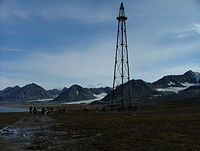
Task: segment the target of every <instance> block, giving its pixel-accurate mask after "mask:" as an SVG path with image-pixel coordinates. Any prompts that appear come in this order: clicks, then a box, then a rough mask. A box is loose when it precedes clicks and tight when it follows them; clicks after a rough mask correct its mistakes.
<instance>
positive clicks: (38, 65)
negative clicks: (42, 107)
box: [0, 0, 200, 89]
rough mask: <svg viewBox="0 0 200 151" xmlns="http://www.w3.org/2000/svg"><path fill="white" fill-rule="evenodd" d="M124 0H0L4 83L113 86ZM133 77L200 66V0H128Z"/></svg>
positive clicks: (0, 54)
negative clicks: (116, 46) (119, 23)
mask: <svg viewBox="0 0 200 151" xmlns="http://www.w3.org/2000/svg"><path fill="white" fill-rule="evenodd" d="M120 2H121V1H120V0H109V1H108V0H99V1H97V0H59V1H56V0H42V1H41V0H0V89H3V88H5V87H7V86H15V85H19V86H23V85H25V84H28V83H32V82H34V83H37V84H39V85H41V86H43V87H44V88H46V89H51V88H62V87H64V86H66V87H69V86H71V85H72V84H75V83H76V84H80V85H82V86H85V87H98V86H111V85H112V78H113V66H114V55H115V43H116V30H117V29H116V28H117V20H116V17H117V15H118V9H119V5H120ZM124 6H125V12H126V15H127V17H128V20H127V35H128V49H129V58H130V74H131V79H133V78H134V79H143V80H145V81H148V82H151V81H155V80H157V79H159V78H161V77H162V76H164V75H168V74H182V73H184V72H186V71H187V70H194V71H197V72H200V0H170V1H166V0H125V1H124Z"/></svg>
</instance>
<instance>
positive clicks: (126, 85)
mask: <svg viewBox="0 0 200 151" xmlns="http://www.w3.org/2000/svg"><path fill="white" fill-rule="evenodd" d="M127 19H128V18H127V17H126V16H125V11H124V6H123V3H121V5H120V9H119V16H118V17H117V20H118V27H117V42H116V54H115V65H114V78H113V94H112V101H111V105H114V103H115V102H119V101H120V102H121V107H122V109H123V108H124V102H129V104H130V103H131V101H130V93H131V86H130V82H129V81H130V75H129V59H128V47H127V35H126V20H127ZM117 87H119V88H120V91H115V90H116V88H117ZM117 93H118V94H117ZM119 94H120V95H119ZM130 105H131V104H130Z"/></svg>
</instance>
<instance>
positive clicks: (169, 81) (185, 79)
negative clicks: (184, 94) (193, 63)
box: [152, 70, 200, 93]
mask: <svg viewBox="0 0 200 151" xmlns="http://www.w3.org/2000/svg"><path fill="white" fill-rule="evenodd" d="M199 84H200V73H199V72H193V71H191V70H189V71H187V72H185V73H184V74H182V75H168V76H164V77H163V78H161V79H159V80H157V81H156V82H153V83H152V85H153V87H154V88H156V89H157V90H158V91H162V92H164V91H171V92H175V93H178V92H179V91H181V90H184V89H187V88H189V87H190V86H196V85H199Z"/></svg>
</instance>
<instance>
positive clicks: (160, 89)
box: [157, 87, 188, 93]
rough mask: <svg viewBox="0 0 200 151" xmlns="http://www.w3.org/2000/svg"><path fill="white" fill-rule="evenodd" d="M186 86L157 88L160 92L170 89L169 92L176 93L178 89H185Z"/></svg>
mask: <svg viewBox="0 0 200 151" xmlns="http://www.w3.org/2000/svg"><path fill="white" fill-rule="evenodd" d="M187 88H188V87H168V88H159V89H157V90H158V91H162V92H166V91H170V92H175V93H178V91H181V90H184V89H187Z"/></svg>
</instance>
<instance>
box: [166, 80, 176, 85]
mask: <svg viewBox="0 0 200 151" xmlns="http://www.w3.org/2000/svg"><path fill="white" fill-rule="evenodd" d="M167 85H176V84H175V83H174V82H172V81H170V82H169V83H168V84H167Z"/></svg>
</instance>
